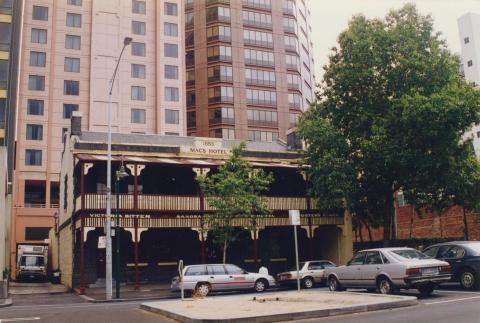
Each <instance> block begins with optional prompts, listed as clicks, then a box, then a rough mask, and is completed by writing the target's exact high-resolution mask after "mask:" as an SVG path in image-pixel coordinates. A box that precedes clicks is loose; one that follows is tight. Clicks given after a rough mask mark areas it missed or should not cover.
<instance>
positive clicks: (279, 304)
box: [140, 290, 418, 323]
mask: <svg viewBox="0 0 480 323" xmlns="http://www.w3.org/2000/svg"><path fill="white" fill-rule="evenodd" d="M416 304H418V300H417V298H416V297H412V296H396V295H379V294H365V293H350V292H336V293H332V292H327V291H314V290H308V291H305V290H303V291H301V292H297V291H286V292H275V293H268V294H249V295H233V296H217V297H207V298H203V299H191V298H190V299H186V300H184V301H182V300H164V301H157V302H148V303H143V304H141V306H140V308H141V309H143V310H146V311H150V312H154V313H158V314H161V315H163V316H166V317H168V318H171V319H175V320H179V321H182V322H191V323H193V322H195V323H197V322H232V321H235V322H278V321H289V320H299V319H306V318H316V317H327V316H334V315H343V314H352V313H360V312H369V311H377V310H384V309H391V308H398V307H405V306H412V305H416ZM212 309H215V310H212Z"/></svg>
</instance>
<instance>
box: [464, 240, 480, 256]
mask: <svg viewBox="0 0 480 323" xmlns="http://www.w3.org/2000/svg"><path fill="white" fill-rule="evenodd" d="M465 246H467V247H468V249H470V251H472V253H473V255H475V256H480V243H471V244H467V245H465Z"/></svg>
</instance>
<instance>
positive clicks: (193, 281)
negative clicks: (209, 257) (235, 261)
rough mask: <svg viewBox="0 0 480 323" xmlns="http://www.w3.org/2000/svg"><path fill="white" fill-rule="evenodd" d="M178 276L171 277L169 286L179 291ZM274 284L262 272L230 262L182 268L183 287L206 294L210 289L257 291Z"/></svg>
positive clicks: (268, 276) (271, 279)
mask: <svg viewBox="0 0 480 323" xmlns="http://www.w3.org/2000/svg"><path fill="white" fill-rule="evenodd" d="M180 283H181V282H180V277H178V276H177V277H174V278H173V279H172V285H171V288H172V290H173V291H179V290H180V288H181V284H180ZM272 286H275V279H274V278H273V277H272V276H270V275H268V274H262V273H249V272H247V271H245V270H243V269H242V268H240V267H237V266H235V265H232V264H206V265H191V266H186V267H185V268H184V269H183V288H184V290H185V291H187V292H188V291H195V292H197V293H198V294H199V295H201V296H207V295H208V294H209V293H210V292H212V291H214V292H215V291H228V290H241V289H253V290H255V291H256V292H258V293H261V292H263V291H265V290H267V289H268V288H269V287H272Z"/></svg>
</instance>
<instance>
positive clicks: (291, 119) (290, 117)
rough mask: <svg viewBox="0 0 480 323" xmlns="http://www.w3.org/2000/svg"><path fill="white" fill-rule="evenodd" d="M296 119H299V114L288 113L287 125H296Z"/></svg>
mask: <svg viewBox="0 0 480 323" xmlns="http://www.w3.org/2000/svg"><path fill="white" fill-rule="evenodd" d="M298 119H300V114H298V113H290V114H289V115H288V126H289V127H290V128H293V127H295V126H296V125H297V122H298Z"/></svg>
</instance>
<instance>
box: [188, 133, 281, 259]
mask: <svg viewBox="0 0 480 323" xmlns="http://www.w3.org/2000/svg"><path fill="white" fill-rule="evenodd" d="M245 148H246V144H245V143H244V142H242V143H241V144H240V145H239V146H237V147H234V148H233V149H232V154H231V156H230V157H229V158H228V159H227V160H226V161H225V164H224V165H222V166H220V167H219V169H218V172H215V173H212V174H209V175H208V176H201V177H198V178H197V181H198V183H199V185H200V188H201V189H202V190H203V192H204V194H205V197H206V200H207V203H208V204H209V206H210V207H212V208H213V209H214V211H213V213H208V214H206V215H205V218H204V224H205V226H206V229H208V230H210V231H211V232H212V233H213V236H214V240H213V241H214V243H217V244H218V245H220V247H221V249H222V253H223V263H225V262H226V259H227V250H228V247H229V245H230V244H231V243H232V242H234V241H235V240H236V239H237V238H238V235H239V231H238V228H237V227H238V221H239V220H241V219H243V218H247V219H249V221H248V226H247V227H248V229H250V230H254V229H256V226H257V217H258V216H262V215H265V214H268V213H270V210H269V209H268V207H267V199H266V197H265V196H261V195H260V194H262V193H264V192H265V191H267V190H268V188H269V187H270V184H271V183H272V181H273V176H272V174H269V173H266V172H265V171H263V170H262V169H256V168H253V167H252V165H251V164H250V163H249V162H248V161H247V160H245V159H244V158H242V154H243V152H244V151H245Z"/></svg>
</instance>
